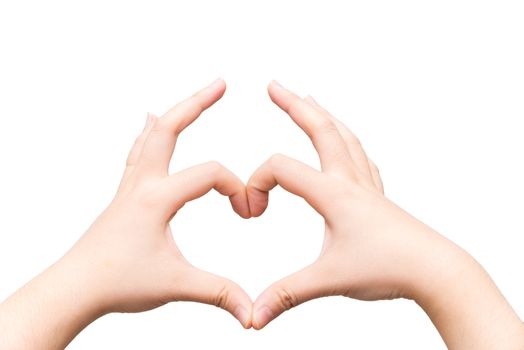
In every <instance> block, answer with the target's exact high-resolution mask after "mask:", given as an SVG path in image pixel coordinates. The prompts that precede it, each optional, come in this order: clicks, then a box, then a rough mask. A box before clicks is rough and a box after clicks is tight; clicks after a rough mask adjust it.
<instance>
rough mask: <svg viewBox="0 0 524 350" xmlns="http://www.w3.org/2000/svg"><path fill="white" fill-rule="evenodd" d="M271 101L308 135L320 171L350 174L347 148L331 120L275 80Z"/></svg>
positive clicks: (270, 92) (351, 169)
mask: <svg viewBox="0 0 524 350" xmlns="http://www.w3.org/2000/svg"><path fill="white" fill-rule="evenodd" d="M268 92H269V96H270V97H271V100H272V101H273V102H274V103H275V104H276V105H277V106H279V107H280V108H281V109H282V110H283V111H285V112H286V113H287V114H289V116H290V117H291V119H293V121H294V122H295V123H296V124H297V125H298V126H299V127H300V128H301V129H302V130H304V132H305V133H306V134H307V135H308V136H309V138H310V139H311V141H312V142H313V145H314V146H315V149H316V150H317V152H318V155H319V157H320V164H321V166H322V170H325V171H328V172H337V173H342V174H344V175H352V174H353V165H352V161H351V157H350V155H349V152H348V150H347V147H346V145H345V143H344V140H343V139H342V136H341V135H340V133H339V131H338V129H337V128H336V126H335V124H334V123H333V121H332V120H330V119H329V118H327V117H326V116H324V115H323V114H322V113H319V112H318V111H317V110H316V109H315V108H314V107H313V106H311V105H310V104H309V103H307V102H305V101H304V100H303V99H302V98H300V97H299V96H297V95H296V94H294V93H293V92H291V91H289V90H288V89H286V88H284V87H283V86H282V85H280V84H279V83H277V82H276V81H272V82H271V83H270V84H269V86H268Z"/></svg>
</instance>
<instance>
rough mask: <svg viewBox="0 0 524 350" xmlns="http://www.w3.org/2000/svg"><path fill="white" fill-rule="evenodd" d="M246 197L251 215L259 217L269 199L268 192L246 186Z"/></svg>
mask: <svg viewBox="0 0 524 350" xmlns="http://www.w3.org/2000/svg"><path fill="white" fill-rule="evenodd" d="M247 198H248V205H249V211H250V213H251V217H259V216H260V215H262V214H263V213H264V211H266V209H267V206H268V201H269V193H268V192H264V191H260V190H259V189H257V188H255V187H250V186H248V188H247Z"/></svg>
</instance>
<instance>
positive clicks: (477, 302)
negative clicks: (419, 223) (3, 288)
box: [410, 228, 524, 349]
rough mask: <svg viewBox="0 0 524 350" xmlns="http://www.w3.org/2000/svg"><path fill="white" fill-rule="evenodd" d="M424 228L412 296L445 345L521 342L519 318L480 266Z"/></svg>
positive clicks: (522, 329) (478, 346)
mask: <svg viewBox="0 0 524 350" xmlns="http://www.w3.org/2000/svg"><path fill="white" fill-rule="evenodd" d="M425 233H426V234H425V235H424V236H422V237H421V239H423V240H425V241H426V242H425V246H424V248H422V249H420V250H419V252H417V255H418V258H417V259H418V261H420V263H417V264H415V266H414V273H413V275H412V276H413V278H414V280H413V281H412V282H411V286H412V289H411V291H412V292H411V294H410V295H411V297H412V299H413V300H414V301H415V302H416V303H417V304H418V305H419V306H421V308H422V309H423V310H424V311H425V312H426V313H427V315H428V316H429V318H430V319H431V321H432V322H433V324H434V325H435V326H436V328H437V330H438V331H439V333H440V334H441V336H442V338H443V339H444V341H445V343H446V345H447V346H448V348H450V349H470V348H475V349H494V348H497V349H513V348H515V347H516V346H522V345H524V326H523V325H522V322H521V321H520V320H519V318H518V316H517V315H516V313H515V312H514V311H513V309H512V308H511V306H510V305H509V303H508V302H507V301H506V299H505V298H504V296H503V295H502V293H501V292H500V291H499V289H498V288H497V286H496V285H495V283H494V282H493V280H492V279H491V278H490V276H489V275H488V273H487V272H486V271H485V270H484V268H483V267H482V266H481V265H480V264H479V263H478V262H477V261H476V260H475V259H474V258H473V257H472V256H471V255H469V254H468V253H467V252H466V251H464V250H463V249H462V248H460V247H459V246H457V245H456V244H454V243H452V242H451V241H449V240H447V239H446V238H444V237H443V236H441V235H439V234H438V233H436V232H435V231H433V230H431V229H429V228H427V232H425ZM415 280H416V281H415Z"/></svg>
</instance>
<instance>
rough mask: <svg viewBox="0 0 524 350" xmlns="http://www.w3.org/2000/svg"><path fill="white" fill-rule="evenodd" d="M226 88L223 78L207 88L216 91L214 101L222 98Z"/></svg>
mask: <svg viewBox="0 0 524 350" xmlns="http://www.w3.org/2000/svg"><path fill="white" fill-rule="evenodd" d="M226 87H227V86H226V81H225V80H224V79H223V78H217V79H216V80H215V81H214V82H212V83H211V84H210V85H209V86H208V88H209V89H213V90H215V91H216V96H215V99H216V100H218V99H220V98H222V96H223V95H224V93H225V92H226Z"/></svg>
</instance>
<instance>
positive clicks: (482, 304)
mask: <svg viewBox="0 0 524 350" xmlns="http://www.w3.org/2000/svg"><path fill="white" fill-rule="evenodd" d="M268 90H269V95H270V97H271V99H272V100H273V102H275V103H276V104H277V105H278V106H279V107H280V108H281V109H283V110H284V111H285V112H287V113H288V114H289V115H290V116H291V118H292V119H293V120H294V121H295V122H296V123H297V125H298V126H299V127H301V128H302V129H303V130H304V132H306V134H307V135H308V136H309V137H310V138H311V140H312V142H313V144H314V146H315V148H316V150H317V152H318V154H319V156H320V161H321V171H318V170H316V169H313V168H311V167H309V166H308V165H305V164H303V163H301V162H299V161H297V160H294V159H291V158H288V157H286V156H283V155H274V156H272V157H271V158H270V159H269V160H268V161H267V162H265V163H264V164H262V165H261V166H260V167H259V168H258V169H257V170H256V171H255V172H254V173H253V175H252V176H251V178H250V180H249V182H248V184H247V187H246V186H245V185H244V184H243V183H242V181H241V180H240V179H239V178H238V177H236V176H235V175H234V174H232V173H231V172H230V171H228V170H227V169H225V168H224V167H223V166H221V165H220V164H219V163H216V162H209V163H205V164H201V165H197V166H195V167H192V168H189V169H186V170H183V171H181V172H178V173H175V174H171V175H169V174H168V167H169V161H170V159H171V156H172V153H173V151H174V149H175V144H176V140H177V136H178V135H179V134H180V132H182V130H183V129H184V128H185V127H186V126H187V125H189V124H190V123H191V122H193V121H194V120H195V119H196V118H197V117H198V116H199V115H200V113H201V112H202V111H204V110H205V109H207V108H208V107H210V106H211V105H212V104H213V103H215V102H216V101H217V100H218V99H220V98H221V97H222V95H223V94H224V91H225V83H224V81H223V80H221V79H219V80H217V81H216V82H214V83H213V84H211V85H210V86H209V87H207V88H204V89H203V90H201V91H199V92H198V93H196V94H195V95H193V96H192V97H190V98H188V99H186V100H184V101H182V102H181V103H179V104H177V105H176V106H175V107H173V108H172V109H171V110H169V111H168V112H167V113H166V114H165V115H164V116H162V117H161V118H157V117H155V116H152V115H150V116H149V117H148V120H147V123H146V126H145V128H144V131H143V132H142V134H141V135H140V136H139V137H138V138H137V140H136V142H135V144H134V146H133V148H132V149H131V151H130V154H129V157H128V160H127V166H126V170H125V172H124V176H123V178H122V182H121V184H120V187H119V189H118V191H117V194H116V195H115V198H114V199H113V201H112V202H111V203H110V205H109V206H108V208H107V209H106V210H105V211H104V212H103V213H102V214H101V215H100V216H99V217H98V218H97V220H96V221H95V222H94V223H93V225H92V226H91V227H90V228H89V229H88V231H87V232H86V233H85V234H84V235H83V236H82V237H81V238H80V239H79V241H78V242H77V243H76V244H75V245H74V246H73V247H72V248H71V249H70V251H69V252H67V253H66V254H65V255H64V256H63V257H62V258H61V259H60V260H59V261H57V262H56V263H55V264H54V265H53V266H51V267H49V268H48V269H47V270H46V271H44V272H43V273H42V274H40V275H39V276H37V277H35V278H34V279H33V280H32V281H30V282H29V283H28V284H27V285H25V286H24V287H22V288H21V289H20V290H18V291H17V292H15V293H14V294H13V295H12V296H10V297H9V298H8V299H7V300H5V301H4V302H3V303H2V304H0V329H1V330H2V336H1V337H0V349H63V348H64V347H65V346H67V344H69V342H70V341H71V340H72V339H73V338H74V337H75V336H76V335H77V334H78V333H79V332H80V331H82V329H84V328H85V327H86V326H87V325H89V324H90V323H91V322H93V321H94V320H96V319H97V318H99V317H101V316H103V315H105V314H107V313H111V312H141V311H146V310H150V309H153V308H156V307H158V306H161V305H164V304H166V303H168V302H171V301H197V302H202V303H207V304H213V305H216V306H219V307H221V308H223V309H225V310H227V311H228V312H230V313H231V314H232V315H233V316H235V317H236V318H237V319H238V320H239V322H240V323H241V324H242V326H243V327H245V328H250V327H252V326H253V327H254V328H255V329H261V328H263V327H265V326H266V325H267V324H268V323H269V322H271V321H272V320H273V319H275V318H276V317H277V316H278V315H280V314H281V313H283V312H284V311H286V310H288V309H289V308H291V307H295V306H297V305H299V304H301V303H303V302H306V301H308V300H311V299H314V298H319V297H324V296H330V295H343V296H347V297H351V298H356V299H362V300H379V299H394V298H408V299H412V300H414V301H415V302H416V303H418V304H419V305H420V306H421V307H422V308H423V309H424V311H425V312H426V313H427V314H428V316H429V317H430V319H431V320H432V322H433V323H434V325H435V326H436V328H437V329H438V331H439V332H440V334H441V335H442V337H443V339H444V341H445V342H446V344H447V346H448V347H449V348H450V349H524V326H523V325H522V322H521V321H520V319H519V318H518V316H517V315H516V314H515V312H514V311H513V309H512V308H511V306H510V305H509V304H508V303H507V301H506V300H505V299H504V297H503V296H502V294H501V293H500V291H499V290H498V288H497V287H496V286H495V284H494V283H493V281H492V280H491V278H490V277H489V276H488V274H487V273H486V272H485V271H484V269H483V268H482V267H481V266H480V265H479V264H478V263H477V262H476V261H475V260H474V259H473V258H472V257H471V256H470V255H469V254H468V253H466V252H465V251H464V250H463V249H461V248H460V247H458V246H456V245H455V244H454V243H452V242H451V241H449V240H448V239H446V238H445V237H443V236H441V235H440V234H438V233H437V232H435V231H434V230H432V229H431V228H429V227H428V226H426V225H425V224H423V223H422V222H420V221H418V220H417V219H415V218H414V217H412V216H411V215H409V214H408V213H406V212H405V211H404V210H402V209H401V208H399V207H398V206H396V205H395V204H394V203H392V202H391V201H389V200H388V199H387V198H386V197H385V196H384V191H383V185H382V180H381V177H380V175H379V172H378V169H377V167H376V166H375V164H374V163H373V162H371V161H370V160H369V158H368V157H367V155H366V153H365V152H364V150H363V148H362V146H361V144H360V142H359V141H358V139H357V138H356V137H355V136H354V135H353V133H352V132H351V131H350V130H349V129H348V128H347V127H346V126H344V125H343V124H342V123H341V122H340V121H338V120H337V119H336V118H335V117H333V116H332V115H331V114H329V112H328V111H326V110H325V109H324V108H323V107H321V106H320V105H319V104H318V103H316V102H315V101H314V100H313V98H311V97H306V98H304V99H302V98H300V97H298V96H297V95H296V94H294V93H293V92H291V91H289V90H287V89H285V88H283V87H282V86H280V85H279V84H278V83H276V82H272V83H271V84H270V85H269V87H268ZM276 185H280V186H282V187H283V188H284V189H286V190H287V191H289V192H291V193H293V194H296V195H298V196H300V197H303V198H304V199H305V200H306V201H307V202H308V203H309V204H310V205H311V206H312V207H313V208H314V209H315V210H316V211H317V212H318V213H319V214H320V215H322V216H323V217H324V219H325V223H326V225H325V227H326V230H325V239H324V245H323V247H322V250H321V254H320V256H319V258H318V259H317V260H316V261H315V262H314V263H313V264H311V265H310V266H307V267H305V268H304V269H302V270H301V271H298V272H297V273H295V274H293V275H291V276H288V277H286V278H284V279H282V280H280V281H278V282H276V283H275V284H273V285H272V286H270V287H269V288H268V289H267V290H265V291H264V292H263V293H262V294H261V295H260V296H259V297H258V298H257V299H256V301H255V302H254V303H253V302H252V301H251V299H250V298H249V296H248V295H247V294H246V293H245V292H244V291H243V290H242V289H241V288H240V287H239V286H238V285H236V284H235V283H234V282H232V281H230V280H228V279H225V278H223V277H219V276H216V275H213V274H211V273H209V272H205V271H202V270H199V269H197V268H196V267H194V266H192V265H191V264H190V263H189V262H188V261H187V260H186V259H185V258H184V257H183V256H182V254H181V252H180V251H179V249H178V248H177V246H176V243H175V241H174V240H173V237H172V235H171V230H170V227H169V222H170V220H171V219H173V217H175V219H176V213H177V212H178V210H179V209H180V208H182V206H183V205H184V204H185V203H186V202H188V201H190V200H193V199H196V198H198V197H201V196H202V195H204V194H205V193H207V192H208V191H210V190H211V189H212V188H214V189H216V190H217V191H218V192H220V193H222V194H223V195H226V196H228V197H229V198H230V201H231V204H232V207H233V209H234V210H235V212H237V213H238V214H239V215H240V216H241V217H243V218H249V217H252V216H259V215H261V214H262V213H263V212H264V210H265V209H266V207H267V205H268V193H269V191H270V190H271V189H272V188H274V187H275V186H276Z"/></svg>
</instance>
